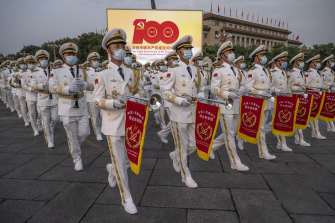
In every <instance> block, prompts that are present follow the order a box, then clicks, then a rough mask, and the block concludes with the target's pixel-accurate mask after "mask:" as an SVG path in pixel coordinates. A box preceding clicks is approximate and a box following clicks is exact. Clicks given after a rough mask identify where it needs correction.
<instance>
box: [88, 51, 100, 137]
mask: <svg viewBox="0 0 335 223" xmlns="http://www.w3.org/2000/svg"><path fill="white" fill-rule="evenodd" d="M99 59H100V55H99V53H97V52H93V53H90V54H89V55H88V56H87V61H88V62H89V64H90V67H89V68H88V69H86V74H87V75H86V77H85V76H84V81H85V82H88V83H90V84H92V85H94V80H95V76H96V72H97V69H98V68H99ZM85 97H86V101H87V106H88V110H89V113H90V116H91V122H92V128H93V131H94V134H95V137H96V139H97V141H102V140H103V138H102V135H101V117H100V108H99V107H98V106H96V105H95V104H94V102H93V91H85Z"/></svg>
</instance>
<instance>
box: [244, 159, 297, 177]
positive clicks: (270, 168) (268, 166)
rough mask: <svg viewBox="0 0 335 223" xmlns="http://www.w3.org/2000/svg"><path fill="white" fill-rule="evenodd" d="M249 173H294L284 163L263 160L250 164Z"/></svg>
mask: <svg viewBox="0 0 335 223" xmlns="http://www.w3.org/2000/svg"><path fill="white" fill-rule="evenodd" d="M249 172H250V173H263V174H265V173H271V174H294V171H293V170H291V168H290V167H289V166H288V165H287V164H286V163H277V162H274V161H268V160H264V161H262V162H251V163H250V164H249Z"/></svg>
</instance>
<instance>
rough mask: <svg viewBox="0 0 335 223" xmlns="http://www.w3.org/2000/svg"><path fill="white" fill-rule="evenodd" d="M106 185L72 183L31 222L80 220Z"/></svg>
mask: <svg viewBox="0 0 335 223" xmlns="http://www.w3.org/2000/svg"><path fill="white" fill-rule="evenodd" d="M104 187H105V185H104V184H92V183H71V184H70V185H69V186H68V187H67V188H65V189H64V190H63V191H62V192H61V193H59V194H58V195H57V196H56V197H55V198H54V199H53V200H52V201H50V202H49V203H48V204H47V205H45V206H44V207H43V208H42V209H41V210H40V211H39V212H38V213H36V214H35V215H34V216H33V217H32V218H31V220H30V221H29V222H44V221H45V219H48V222H65V221H66V222H78V221H79V220H80V219H81V218H82V217H83V216H84V214H85V213H86V212H87V211H88V209H89V208H90V207H91V206H92V204H93V203H94V201H95V199H96V198H97V197H98V196H99V194H100V193H101V191H102V190H103V188H104Z"/></svg>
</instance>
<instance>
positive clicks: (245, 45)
mask: <svg viewBox="0 0 335 223" xmlns="http://www.w3.org/2000/svg"><path fill="white" fill-rule="evenodd" d="M243 45H244V47H247V37H246V36H244V43H243Z"/></svg>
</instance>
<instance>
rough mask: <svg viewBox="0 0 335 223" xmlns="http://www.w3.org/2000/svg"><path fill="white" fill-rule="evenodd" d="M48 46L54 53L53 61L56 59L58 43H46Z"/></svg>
mask: <svg viewBox="0 0 335 223" xmlns="http://www.w3.org/2000/svg"><path fill="white" fill-rule="evenodd" d="M48 47H51V48H52V50H53V53H54V61H55V60H56V47H59V45H57V44H55V43H51V44H48Z"/></svg>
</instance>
